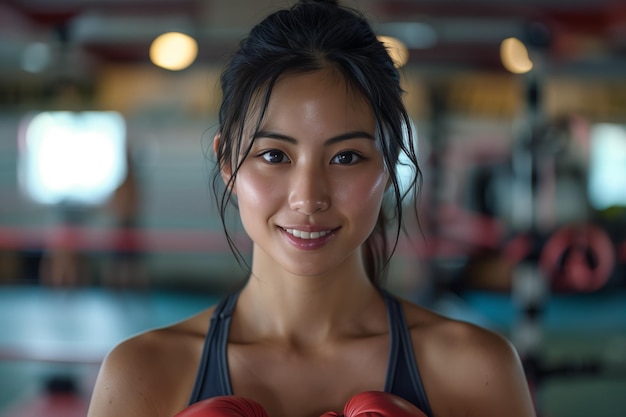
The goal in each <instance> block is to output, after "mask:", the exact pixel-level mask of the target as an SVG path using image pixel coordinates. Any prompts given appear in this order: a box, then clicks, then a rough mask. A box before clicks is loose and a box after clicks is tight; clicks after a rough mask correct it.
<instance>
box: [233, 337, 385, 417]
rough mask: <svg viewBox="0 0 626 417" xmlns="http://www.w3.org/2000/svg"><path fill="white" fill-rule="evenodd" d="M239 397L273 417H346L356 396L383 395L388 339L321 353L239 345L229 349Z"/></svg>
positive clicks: (344, 345)
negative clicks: (333, 416)
mask: <svg viewBox="0 0 626 417" xmlns="http://www.w3.org/2000/svg"><path fill="white" fill-rule="evenodd" d="M227 357H228V368H229V377H230V382H231V387H232V390H233V393H234V394H236V395H241V396H244V397H248V398H252V399H255V400H257V401H258V402H260V403H261V404H263V406H264V407H265V408H266V410H267V411H268V414H269V415H270V416H272V417H280V416H302V417H308V416H312V417H313V416H315V417H317V416H320V415H321V414H322V413H324V412H326V411H336V412H340V411H341V410H342V409H343V406H344V404H345V403H346V401H347V400H348V399H349V398H350V397H352V396H353V395H355V394H356V393H359V392H363V391H368V390H383V389H384V388H385V382H386V374H387V367H388V359H389V338H388V335H380V336H376V337H369V338H366V339H358V340H354V341H348V342H345V343H342V344H340V345H338V346H334V347H332V348H325V349H323V350H319V351H307V352H304V351H299V350H295V349H284V348H283V349H279V348H276V347H270V346H258V345H257V346H255V345H233V344H230V345H229V347H228V349H227Z"/></svg>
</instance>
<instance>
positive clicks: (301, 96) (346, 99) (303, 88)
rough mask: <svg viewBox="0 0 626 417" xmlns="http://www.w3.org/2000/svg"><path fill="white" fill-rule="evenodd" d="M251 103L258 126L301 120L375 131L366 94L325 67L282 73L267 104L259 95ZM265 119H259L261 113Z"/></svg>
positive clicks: (307, 123)
mask: <svg viewBox="0 0 626 417" xmlns="http://www.w3.org/2000/svg"><path fill="white" fill-rule="evenodd" d="M262 94H263V95H264V94H265V92H263V93H261V94H259V97H257V99H256V100H255V102H256V103H255V104H253V105H252V107H251V110H252V112H251V113H250V115H251V116H252V117H251V118H249V121H255V122H256V123H252V124H253V125H254V126H248V127H249V128H252V129H253V130H255V128H256V125H257V124H259V127H264V128H266V127H268V125H269V126H270V127H272V126H275V125H278V126H292V127H294V126H295V125H297V124H298V123H299V124H301V125H310V126H309V127H317V128H318V129H321V128H323V127H326V128H328V129H342V128H345V129H355V128H359V129H363V130H367V131H371V132H372V133H373V131H374V126H375V118H374V114H373V111H372V108H371V105H370V103H369V101H368V100H367V99H366V97H365V96H364V95H363V94H362V93H361V92H360V91H359V90H358V89H357V88H356V87H355V86H353V85H352V84H351V83H350V82H348V81H347V80H346V78H345V77H344V76H343V74H341V73H340V72H339V71H337V70H336V69H333V68H324V69H321V70H317V71H313V72H305V73H298V72H288V73H285V74H283V75H282V76H281V77H280V78H279V79H278V80H277V82H276V83H275V85H274V86H273V88H272V90H271V91H270V92H269V100H268V102H267V107H266V108H264V109H263V107H262V105H261V103H262V102H264V101H265V100H263V98H262V97H260V95H262ZM261 113H263V120H261V121H260V123H259V116H260V115H261Z"/></svg>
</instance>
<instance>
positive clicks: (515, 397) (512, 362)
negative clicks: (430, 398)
mask: <svg viewBox="0 0 626 417" xmlns="http://www.w3.org/2000/svg"><path fill="white" fill-rule="evenodd" d="M478 337H479V338H482V339H485V340H482V341H479V342H478V343H477V345H476V346H475V348H474V349H476V350H475V351H474V352H472V350H473V349H472V348H470V349H468V357H467V360H468V361H470V365H469V366H468V367H467V369H464V370H462V373H461V374H460V375H459V378H460V380H462V381H465V384H466V385H467V386H468V387H469V390H468V391H469V397H468V411H471V412H470V413H469V414H468V415H469V416H477V417H478V416H480V417H489V416H494V417H496V416H503V415H506V416H510V417H517V416H519V417H530V416H535V409H534V404H533V400H532V397H531V395H530V390H529V386H528V382H527V381H526V376H525V373H524V370H523V367H522V364H521V361H520V359H519V356H518V355H517V352H516V350H515V348H514V347H513V346H512V345H511V344H510V343H509V342H508V341H506V340H505V339H503V338H501V337H500V336H498V335H495V334H491V333H486V334H484V335H480V336H478ZM472 357H474V358H475V359H474V361H471V358H472Z"/></svg>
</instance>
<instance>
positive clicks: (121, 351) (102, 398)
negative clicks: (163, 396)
mask: <svg viewBox="0 0 626 417" xmlns="http://www.w3.org/2000/svg"><path fill="white" fill-rule="evenodd" d="M136 345H137V343H133V342H131V341H127V342H124V343H122V344H120V345H119V346H117V347H115V348H114V349H113V350H112V351H111V352H110V353H109V354H108V355H107V357H106V358H105V359H104V361H103V363H102V366H101V367H100V372H99V373H98V377H97V379H96V384H95V386H94V389H93V392H92V396H91V402H90V404H89V411H88V413H87V416H88V417H113V416H123V415H128V416H136V417H144V416H145V417H156V416H159V415H160V414H159V407H158V406H157V405H156V403H155V401H154V392H153V391H154V390H153V387H152V386H151V379H152V378H151V377H150V375H149V373H148V372H147V371H148V370H149V369H150V368H149V367H148V366H147V365H148V364H147V363H146V358H145V357H142V355H139V354H138V353H139V352H138V349H137V347H136Z"/></svg>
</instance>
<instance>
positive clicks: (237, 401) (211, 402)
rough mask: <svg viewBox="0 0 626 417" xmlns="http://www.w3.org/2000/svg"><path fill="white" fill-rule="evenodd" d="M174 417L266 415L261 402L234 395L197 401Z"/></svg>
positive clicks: (265, 416) (246, 416)
mask: <svg viewBox="0 0 626 417" xmlns="http://www.w3.org/2000/svg"><path fill="white" fill-rule="evenodd" d="M174 417H268V415H267V412H266V411H265V409H264V408H263V406H262V405H261V404H259V403H258V402H256V401H254V400H250V399H247V398H243V397H239V396H236V395H224V396H220V397H213V398H209V399H207V400H202V401H198V402H197V403H195V404H192V405H190V406H189V407H187V408H185V409H184V410H183V411H181V412H180V413H178V414H176V415H175V416H174Z"/></svg>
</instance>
